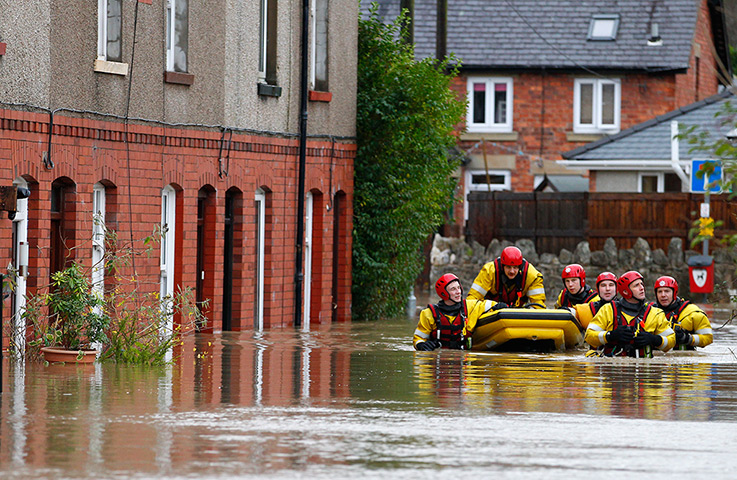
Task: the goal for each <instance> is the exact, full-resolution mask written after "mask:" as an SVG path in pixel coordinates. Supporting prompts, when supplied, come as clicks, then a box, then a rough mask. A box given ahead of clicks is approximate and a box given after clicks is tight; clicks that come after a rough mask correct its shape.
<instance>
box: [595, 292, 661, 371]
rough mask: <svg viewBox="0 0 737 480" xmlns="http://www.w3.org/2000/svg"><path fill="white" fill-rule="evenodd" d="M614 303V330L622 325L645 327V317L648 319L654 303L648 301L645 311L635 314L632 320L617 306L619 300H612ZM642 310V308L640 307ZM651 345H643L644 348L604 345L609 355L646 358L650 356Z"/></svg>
mask: <svg viewBox="0 0 737 480" xmlns="http://www.w3.org/2000/svg"><path fill="white" fill-rule="evenodd" d="M611 303H612V319H613V324H614V327H613V328H612V330H616V329H618V328H621V327H634V328H635V330H639V329H640V328H642V329H643V330H644V329H645V319H647V316H648V315H650V310H651V309H652V308H653V304H652V303H647V304H646V305H645V311H644V312H643V313H642V314H640V313H638V314H637V315H635V316H634V317H633V318H632V319H631V320H629V321H628V320H627V319H626V318H625V316H624V314H623V313H622V312H620V311H619V309H618V308H617V302H611ZM640 311H642V309H640ZM649 348H650V347H643V348H639V349H638V348H635V346H634V345H632V344H630V345H609V344H608V345H605V346H604V355H605V356H607V357H634V356H638V353H639V357H640V358H644V357H646V356H648V351H647V350H649Z"/></svg>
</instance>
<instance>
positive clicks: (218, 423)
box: [0, 321, 737, 478]
mask: <svg viewBox="0 0 737 480" xmlns="http://www.w3.org/2000/svg"><path fill="white" fill-rule="evenodd" d="M413 328H414V325H413V324H410V323H406V322H389V321H381V322H372V323H356V324H354V325H335V326H331V327H324V328H322V329H313V330H312V331H310V332H297V331H273V332H263V333H254V332H243V333H233V332H226V333H223V334H219V335H205V334H201V335H197V336H193V337H188V338H186V339H185V341H184V343H183V344H182V345H180V346H179V347H178V348H177V350H176V351H175V352H174V356H175V358H177V360H176V362H175V363H174V364H173V365H169V366H166V367H161V368H143V367H124V366H116V365H108V364H104V365H93V366H85V367H76V366H61V365H51V366H43V365H40V364H36V363H28V364H23V363H8V360H7V359H6V360H4V362H3V365H2V367H3V369H4V371H3V375H4V377H3V378H4V379H7V380H6V382H4V387H5V390H4V392H3V393H2V395H0V412H1V413H2V421H1V422H0V475H1V476H2V477H3V478H54V477H70V476H75V477H101V476H102V477H110V476H114V477H115V476H117V477H131V476H133V477H142V478H149V477H182V476H184V477H187V476H201V475H203V474H205V475H210V476H212V475H216V476H249V475H261V474H272V475H277V476H294V475H295V474H299V475H304V476H310V477H324V478H343V477H345V476H349V475H361V476H362V477H366V476H369V477H380V476H381V477H384V476H386V475H387V474H390V475H392V476H393V477H397V478H402V477H403V476H406V477H408V478H409V477H414V476H416V474H417V471H418V469H428V470H429V472H431V473H432V472H434V473H439V472H440V471H442V470H444V469H445V468H454V471H456V470H457V471H458V473H464V474H475V473H479V474H481V473H483V474H488V473H489V472H495V471H496V472H503V473H509V472H516V473H517V474H518V475H519V474H522V475H523V476H532V475H535V476H540V475H545V476H547V477H553V478H555V477H560V478H564V477H565V478H567V477H570V475H572V474H574V475H575V474H576V473H578V474H580V473H581V472H588V471H593V470H597V471H598V470H599V469H601V468H602V467H601V463H600V462H598V461H597V460H596V456H592V457H591V458H589V456H587V455H581V456H580V457H579V456H577V457H576V459H575V461H573V462H572V461H571V458H570V455H568V454H567V453H566V452H570V451H571V450H575V451H581V449H582V448H583V446H588V447H589V448H592V449H600V448H601V445H599V444H598V443H597V442H596V441H593V440H592V438H600V435H601V433H606V436H607V437H613V438H616V440H608V441H610V442H614V443H617V442H620V440H621V439H624V438H628V439H630V440H631V431H632V429H633V428H635V429H637V431H638V432H639V431H642V432H654V431H658V432H665V433H667V435H668V438H667V439H665V438H661V437H659V436H657V437H652V436H651V434H650V433H648V434H647V438H649V440H647V439H646V438H645V437H637V438H636V439H635V440H634V443H635V444H637V445H638V448H640V449H641V450H639V452H640V453H635V454H634V456H635V462H634V463H633V464H631V465H629V464H628V465H625V466H617V467H616V470H617V472H619V473H620V474H642V473H644V472H646V470H644V468H645V467H643V465H648V466H652V462H655V464H656V466H657V467H658V474H662V475H663V476H665V475H666V474H669V475H672V474H674V473H681V474H683V473H684V472H685V473H688V472H691V473H693V474H699V476H702V475H703V474H704V473H705V470H704V467H703V458H701V459H699V457H698V456H695V457H694V458H691V457H688V458H685V457H684V458H670V457H668V458H666V459H664V457H663V456H662V455H657V454H658V452H659V450H658V449H660V448H670V449H677V448H680V447H678V445H683V444H684V443H687V442H688V443H689V445H692V446H693V447H694V448H695V449H697V450H704V451H706V450H708V451H709V456H710V458H712V459H714V461H715V462H716V461H719V462H721V463H720V465H721V466H723V467H724V469H720V470H718V471H716V470H715V471H714V472H710V473H711V474H713V476H716V477H719V476H720V473H719V472H726V471H728V469H727V468H726V466H728V465H731V466H737V460H735V459H734V455H732V453H731V450H730V446H731V444H733V443H734V441H735V440H737V438H735V437H736V436H737V433H735V430H736V429H734V428H732V427H733V426H732V423H733V422H735V421H737V368H736V367H737V357H735V355H734V353H733V352H734V351H737V349H735V348H734V346H735V345H737V330H735V329H734V328H733V327H731V326H727V327H725V329H723V330H721V331H720V332H719V334H718V335H716V336H715V338H716V340H715V343H714V344H713V345H711V346H709V347H707V349H705V350H703V351H700V352H696V353H691V352H675V353H673V354H670V353H669V354H667V355H661V356H658V357H656V358H654V359H652V360H644V359H643V360H638V359H628V358H622V359H587V358H584V357H583V355H582V352H569V353H567V354H548V355H539V354H535V355H533V354H511V353H477V352H473V353H471V352H460V351H443V352H414V351H412V348H411V341H410V336H411V331H412V329H413ZM377 332H380V333H377ZM633 422H635V423H634V424H633ZM682 422H689V423H688V428H684V425H686V424H684V423H682ZM604 429H605V430H604ZM561 432H565V434H561ZM592 434H594V437H591V435H592ZM638 435H639V434H638ZM698 435H702V436H703V437H701V439H699V438H700V437H698ZM646 440H647V441H646ZM648 442H650V443H648ZM628 445H629V444H628ZM658 445H659V446H658ZM515 448H517V450H515ZM627 448H629V447H627ZM628 451H629V450H628ZM673 451H675V450H673ZM418 452H422V458H420V459H418V456H417V455H418ZM638 455H639V456H638ZM564 460H568V461H567V462H566V461H564ZM646 460H649V461H650V462H651V463H649V464H648V463H647V462H646ZM457 462H461V463H460V464H458V463H457ZM606 468H611V467H606ZM610 471H612V470H610ZM707 471H708V469H707ZM387 472H388V473H387ZM649 473H651V472H649ZM656 476H657V475H656Z"/></svg>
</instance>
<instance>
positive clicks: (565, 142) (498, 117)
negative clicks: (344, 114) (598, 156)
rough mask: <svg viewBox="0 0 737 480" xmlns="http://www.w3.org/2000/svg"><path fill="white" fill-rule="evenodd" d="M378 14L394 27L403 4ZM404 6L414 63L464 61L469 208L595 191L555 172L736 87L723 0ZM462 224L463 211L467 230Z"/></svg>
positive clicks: (463, 142) (566, 172)
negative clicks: (472, 197) (486, 197)
mask: <svg viewBox="0 0 737 480" xmlns="http://www.w3.org/2000/svg"><path fill="white" fill-rule="evenodd" d="M380 3H381V4H382V9H380V12H381V13H382V14H384V15H385V18H387V19H389V18H392V15H396V12H398V8H399V5H400V4H404V3H403V2H398V1H393V2H392V1H388V2H380ZM405 3H406V2H405ZM406 4H407V5H411V6H412V10H411V12H410V14H411V17H412V24H411V33H412V36H413V39H414V42H415V54H416V55H417V56H419V57H443V56H445V55H446V54H450V53H452V54H454V55H455V56H456V57H457V58H458V59H459V64H460V76H459V77H458V78H456V79H455V83H454V85H455V89H456V90H457V91H458V95H459V97H460V98H462V99H465V100H466V101H467V102H468V114H467V117H466V121H465V122H464V123H463V124H462V125H459V127H458V131H459V146H460V148H461V149H462V150H463V151H464V152H465V153H466V155H467V156H468V159H469V162H468V164H467V165H465V166H464V168H463V169H462V171H461V172H459V177H460V178H459V183H460V189H461V192H459V193H461V195H462V196H463V197H464V198H465V197H466V196H467V195H468V194H469V192H471V191H474V190H483V191H486V190H509V191H516V192H531V191H533V190H534V189H536V188H537V187H540V188H548V189H552V190H557V191H587V190H590V191H596V179H595V178H593V177H592V178H591V179H589V178H587V177H588V175H587V172H586V171H584V172H581V170H573V169H567V168H565V167H563V166H561V165H559V164H557V163H556V160H560V159H561V158H562V157H561V154H562V153H563V152H567V151H569V150H572V149H574V148H576V147H580V146H582V145H585V144H587V143H589V142H592V141H595V140H598V139H601V138H602V137H605V136H607V135H613V134H616V133H618V132H619V131H621V130H624V129H627V128H629V127H631V126H634V125H637V124H639V123H641V122H645V121H647V120H650V119H652V118H654V117H656V116H658V115H663V114H665V113H667V112H670V111H672V110H675V109H677V108H679V107H681V106H684V105H688V104H691V103H693V102H694V101H698V100H701V99H704V98H707V97H709V96H711V95H714V94H715V93H717V92H718V89H719V87H720V85H725V84H727V85H728V84H729V83H730V82H731V76H730V74H729V73H728V72H729V55H728V45H727V39H726V33H725V26H724V12H723V9H722V8H723V7H722V2H721V1H717V0H673V1H668V2H655V1H652V2H651V1H641V0H626V1H618V2H610V1H606V0H597V1H589V2H577V1H571V0H543V1H541V0H515V1H514V2H508V1H505V0H490V1H483V2H481V1H476V0H464V1H456V2H447V3H446V2H434V1H429V0H416V1H415V2H408V3H406ZM541 184H542V185H541ZM463 218H464V213H463V204H459V205H458V207H457V208H456V211H455V221H456V223H457V226H458V227H460V226H461V224H462V219H463ZM457 230H459V231H460V228H457ZM459 231H457V232H456V233H459Z"/></svg>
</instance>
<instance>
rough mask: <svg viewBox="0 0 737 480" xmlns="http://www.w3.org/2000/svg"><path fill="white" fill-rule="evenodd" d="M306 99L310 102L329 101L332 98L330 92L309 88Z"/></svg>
mask: <svg viewBox="0 0 737 480" xmlns="http://www.w3.org/2000/svg"><path fill="white" fill-rule="evenodd" d="M307 99H308V100H309V101H311V102H326V103H327V102H330V101H331V100H332V99H333V93H332V92H319V91H317V90H310V91H309V93H308V96H307Z"/></svg>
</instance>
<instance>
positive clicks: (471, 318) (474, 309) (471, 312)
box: [465, 300, 498, 336]
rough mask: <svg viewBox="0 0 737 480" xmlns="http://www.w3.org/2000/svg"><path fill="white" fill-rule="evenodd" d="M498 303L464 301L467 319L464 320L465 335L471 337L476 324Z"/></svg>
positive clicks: (491, 301)
mask: <svg viewBox="0 0 737 480" xmlns="http://www.w3.org/2000/svg"><path fill="white" fill-rule="evenodd" d="M497 303H498V302H495V301H493V300H466V305H467V308H468V318H467V319H466V333H465V334H466V335H467V336H471V335H473V331H474V330H475V329H476V322H478V320H479V318H480V317H481V316H482V315H483V314H484V313H486V312H488V311H490V310H491V309H492V308H493V307H494V305H496V304H497Z"/></svg>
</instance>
